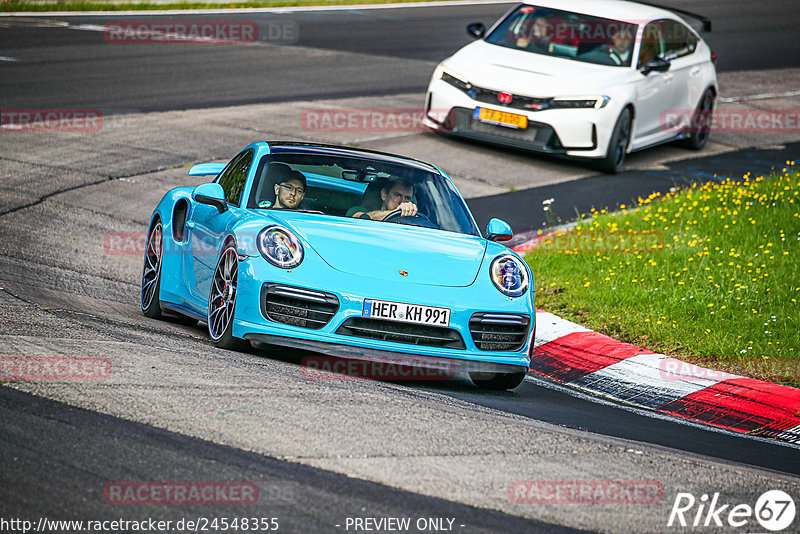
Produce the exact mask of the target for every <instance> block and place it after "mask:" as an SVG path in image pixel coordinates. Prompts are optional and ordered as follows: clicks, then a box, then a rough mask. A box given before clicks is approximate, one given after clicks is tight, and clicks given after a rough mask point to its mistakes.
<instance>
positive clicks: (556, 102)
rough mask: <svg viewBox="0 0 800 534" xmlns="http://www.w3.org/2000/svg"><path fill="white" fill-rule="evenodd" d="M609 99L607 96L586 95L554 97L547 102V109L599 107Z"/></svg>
mask: <svg viewBox="0 0 800 534" xmlns="http://www.w3.org/2000/svg"><path fill="white" fill-rule="evenodd" d="M610 100H611V97H608V96H586V97H581V96H579V97H572V98H554V99H553V100H551V101H550V102H548V104H549V105H548V107H549V109H588V108H594V109H600V108H604V107H606V104H608V102H609V101H610Z"/></svg>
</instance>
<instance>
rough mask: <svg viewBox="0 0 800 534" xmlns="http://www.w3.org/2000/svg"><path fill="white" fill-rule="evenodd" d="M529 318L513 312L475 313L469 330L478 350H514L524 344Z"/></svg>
mask: <svg viewBox="0 0 800 534" xmlns="http://www.w3.org/2000/svg"><path fill="white" fill-rule="evenodd" d="M530 322H531V319H530V317H528V316H527V315H518V314H515V313H513V314H512V313H475V314H473V315H472V317H470V319H469V332H470V334H472V340H473V341H474V342H475V346H476V347H478V350H505V351H516V350H520V349H521V348H522V347H524V346H525V341H526V340H527V337H528V330H529V326H530Z"/></svg>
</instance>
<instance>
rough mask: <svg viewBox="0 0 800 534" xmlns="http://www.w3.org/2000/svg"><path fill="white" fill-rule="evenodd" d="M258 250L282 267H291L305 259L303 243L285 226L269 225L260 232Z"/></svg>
mask: <svg viewBox="0 0 800 534" xmlns="http://www.w3.org/2000/svg"><path fill="white" fill-rule="evenodd" d="M257 243H258V250H259V252H261V255H262V256H264V259H266V260H267V261H268V262H270V263H271V264H272V265H274V266H275V267H280V268H281V269H291V268H293V267H297V266H298V265H300V262H302V261H303V244H302V243H300V240H299V239H297V236H296V235H294V234H293V233H292V232H291V231H289V230H288V229H286V228H284V227H283V226H278V225H273V226H267V227H266V228H264V229H263V230H261V233H259V234H258V240H257Z"/></svg>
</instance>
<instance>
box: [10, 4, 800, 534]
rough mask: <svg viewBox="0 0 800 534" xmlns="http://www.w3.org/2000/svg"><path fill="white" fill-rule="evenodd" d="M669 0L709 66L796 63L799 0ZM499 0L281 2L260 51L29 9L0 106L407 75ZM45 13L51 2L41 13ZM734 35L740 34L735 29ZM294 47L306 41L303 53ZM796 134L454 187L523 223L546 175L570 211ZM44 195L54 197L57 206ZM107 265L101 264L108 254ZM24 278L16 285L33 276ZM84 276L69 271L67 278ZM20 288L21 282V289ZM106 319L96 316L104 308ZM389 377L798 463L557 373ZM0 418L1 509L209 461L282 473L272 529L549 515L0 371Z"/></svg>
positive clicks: (310, 86) (772, 461) (688, 446)
mask: <svg viewBox="0 0 800 534" xmlns="http://www.w3.org/2000/svg"><path fill="white" fill-rule="evenodd" d="M672 5H677V6H684V7H689V8H690V9H694V10H696V11H699V12H702V13H704V14H706V15H708V16H709V17H710V18H712V20H713V21H714V24H715V28H714V33H712V35H711V36H710V37H709V41H710V43H711V44H712V46H713V48H714V50H715V51H716V52H717V54H718V56H719V58H720V59H719V63H718V67H719V69H720V71H725V70H741V69H748V68H759V69H769V68H775V69H777V68H784V67H787V66H800V53H797V52H798V42H797V39H796V35H797V32H798V28H800V14H798V11H797V9H796V6H795V2H794V0H792V1H774V2H762V3H758V4H754V3H751V2H691V3H690V2H674V3H673V4H672ZM506 7H507V6H472V7H458V8H431V9H429V10H419V9H407V10H406V9H396V10H387V11H375V12H371V11H365V10H350V11H343V12H326V13H293V14H291V15H285V16H283V17H289V18H291V19H292V20H294V21H296V22H297V23H298V24H299V28H300V40H299V41H298V42H297V43H295V45H296V47H297V53H295V52H294V49H293V48H292V47H290V46H285V47H281V49H280V53H277V52H276V53H275V55H274V56H273V57H272V58H271V60H270V57H269V56H270V52H271V51H273V50H275V49H274V48H270V47H261V46H250V47H220V48H218V49H214V50H210V49H209V48H208V47H205V46H203V45H196V46H195V45H181V46H174V45H154V46H147V47H138V48H137V47H123V46H112V45H106V44H105V43H104V42H103V38H102V33H99V32H93V31H82V30H75V29H69V28H58V27H57V28H53V27H49V28H46V29H45V28H37V24H41V22H30V19H26V20H25V21H22V22H16V21H15V22H13V23H10V24H8V25H7V26H6V27H1V28H0V55H4V56H10V57H16V58H19V59H20V61H19V62H16V63H4V62H0V106H3V107H37V106H43V107H44V106H50V107H69V106H72V107H77V106H83V107H100V108H103V110H104V112H105V113H115V112H118V113H125V112H131V111H156V110H172V109H186V108H196V107H198V108H199V107H209V106H222V105H240V104H248V103H256V102H258V103H261V102H268V101H272V102H283V101H291V100H295V99H298V98H302V99H314V98H322V97H324V98H335V97H339V96H356V95H364V96H379V95H391V94H394V93H400V92H421V91H423V90H424V88H425V86H426V84H427V79H428V75H429V72H430V69H432V67H433V65H434V64H435V62H436V61H437V60H439V59H441V58H442V57H444V56H446V55H448V54H449V53H451V52H453V51H455V50H456V49H457V48H458V47H460V46H461V45H463V44H465V43H466V42H468V40H469V39H468V37H466V35H465V34H464V31H463V28H464V26H465V25H466V24H467V23H468V22H473V21H476V20H483V21H484V22H489V21H491V20H493V19H495V18H496V17H497V16H499V14H501V13H502V12H503V11H504V10H505V9H506ZM273 17H275V15H247V18H248V19H257V20H259V21H260V22H262V19H263V20H264V21H266V20H271V18H273ZM114 18H115V17H110V19H114ZM181 18H189V17H181ZM216 18H219V17H216ZM230 18H240V17H230ZM54 19H56V20H59V17H54ZM60 20H63V21H68V22H69V24H73V25H74V24H81V23H92V24H102V20H103V19H99V21H100V22H98V19H97V18H72V17H70V18H66V17H63V18H60ZM755 21H757V22H755ZM5 22H6V19H2V20H0V23H5ZM343 28H344V29H343ZM743 39H747V40H748V42H749V43H751V44H752V46H747V47H743V46H742V45H741V43H742V40H743ZM299 47H302V50H301V49H300V48H299ZM309 50H311V51H317V53H309ZM326 51H345V52H354V53H357V54H358V58H359V62H358V64H355V65H354V64H342V63H341V62H340V61H341V60H340V59H338V58H337V57H336V56H332V55H329V54H327V53H326ZM426 69H427V70H426ZM799 148H800V147H798V145H789V146H786V147H784V148H782V149H774V151H773V153H768V152H769V151H766V152H765V151H755V150H754V151H752V152H750V153H736V154H728V155H724V156H708V157H706V158H700V159H697V160H690V161H685V162H679V163H675V164H670V165H669V167H670V168H669V169H668V170H667V171H663V170H661V171H654V172H653V173H649V174H648V173H647V172H644V173H642V172H638V173H637V174H636V177H637V178H639V177H640V178H643V179H642V180H640V181H638V182H637V181H635V180H633V179H632V178H633V176H632V175H626V174H622V175H620V176H618V177H615V178H614V179H613V180H614V181H613V187H611V186H609V182H608V181H607V180H604V181H599V180H597V179H596V178H593V177H589V178H585V179H583V180H579V181H573V182H566V183H563V184H557V185H553V186H545V187H544V188H537V190H535V191H534V190H531V191H522V192H517V193H514V194H507V195H503V196H494V197H484V198H476V199H473V200H471V201H470V205H471V207H472V208H473V210H474V211H475V212H476V216H477V218H478V219H479V220H481V219H483V218H486V217H488V216H489V214H490V212H491V211H492V209H491V208H492V206H497V205H498V203H502V205H504V206H508V218H509V220H510V222H512V224H515V225H516V226H525V225H532V226H535V225H537V224H538V222H537V221H530V220H528V219H526V220H525V221H524V222H523V220H522V219H520V220H519V221H517V220H515V217H522V214H524V213H526V211H527V207H528V206H530V204H531V203H535V202H539V201H540V200H541V199H542V198H546V197H547V195H549V194H551V193H553V194H556V193H557V194H560V195H562V198H566V199H570V200H571V203H570V202H563V204H564V205H567V204H569V205H570V206H575V208H577V209H579V211H580V209H581V208H582V205H581V204H580V202H582V201H583V202H586V204H585V206H587V207H590V204H589V201H588V200H585V199H591V205H595V206H596V205H598V204H597V202H600V200H599V199H602V203H604V204H605V205H614V204H616V203H627V202H629V201H630V199H631V198H635V197H636V196H637V195H639V194H649V192H651V191H653V190H664V189H668V188H669V187H671V186H673V185H680V184H684V183H687V181H693V180H706V179H713V176H712V175H711V173H712V172H713V171H714V169H719V168H723V169H725V170H726V171H729V172H728V174H732V175H734V174H736V172H739V169H740V168H741V162H742V161H744V162H746V163H747V165H749V167H748V169H750V168H752V166H753V164H754V163H755V164H763V168H764V169H766V170H768V167H769V166H771V165H772V164H774V162H775V161H781V160H782V159H785V158H784V156H786V155H792V154H797V152H798V149H799ZM737 158H738V159H737ZM69 187H71V185H70V184H69V183H68V182H66V181H65V182H64V183H63V185H62V186H61V190H65V189H68V188H69ZM548 188H550V189H548ZM587 191H589V192H591V194H589V193H588V192H587ZM6 193H8V191H6ZM604 195H605V196H604ZM14 202H16V200H12V201H11V205H12V206H13V205H14ZM17 204H19V205H22V204H25V203H24V202H21V203H20V202H17ZM39 204H42V206H40V207H44V206H46V205H47V201H41V202H37V204H36V205H39ZM33 207H35V205H33ZM91 208H92V209H97V210H102V209H106V210H110V209H112V206H111V205H106V206H101V205H94V204H93V205H92V207H91ZM575 208H570V210H572V209H575ZM57 212H60V213H64V212H63V210H60V211H59V210H57ZM6 213H8V214H12V213H14V211H6ZM557 215H559V216H561V217H562V218H564V219H565V220H566V219H570V218H572V217H574V216H575V213H573V212H572V211H564V212H557ZM37 216H38V215H37ZM14 227H15V228H18V225H17V224H16V223H15V225H14ZM55 231H56V235H57V237H58V238H59V239H61V240H68V239H69V237H70V233H69V232H65V231H63V229H61V228H56V230H55ZM7 232H10V230H1V231H0V236H2V239H3V240H4V241H6V242H7V243H9V244H10V243H17V242H18V240H19V237H18V236H12V235H11V234H10V233H7ZM23 242H24V240H23ZM26 261H27V260H26ZM26 261H20V262H16V261H14V260H9V261H8V263H5V264H4V276H3V279H4V280H6V281H8V279H13V278H14V276H12V274H14V275H16V274H17V273H19V272H23V271H22V268H23V266H24V267H25V273H26V274H25V276H27V279H23V280H22V282H23V286H26V287H37V288H38V287H39V286H41V288H42V289H41V294H40V295H37V296H38V297H39V298H38V300H39V301H40V302H41V301H42V300H43V299H45V298H46V295H48V293H47V290H48V288H49V286H48V284H49V282H47V280H48V279H57V280H58V281H59V283H63V284H65V285H67V286H76V287H79V288H82V287H83V286H84V285H85V284H87V282H86V281H84V280H82V275H80V274H76V273H79V272H80V270H81V269H82V268H85V265H84V264H83V263H81V262H80V261H78V260H74V259H70V258H67V259H66V260H64V259H62V260H61V261H60V262H55V264H54V265H45V264H44V263H42V264H41V265H29V264H27V263H26ZM113 267H114V266H113V265H111V266H110V267H109V268H110V269H112V270H113ZM107 280H111V281H113V283H117V282H119V281H118V280H116V278H115V277H114V275H108V277H107ZM108 283H109V284H110V285H113V283H112V282H108ZM119 283H123V282H119ZM125 283H127V282H125ZM38 291H39V290H38V289H37V290H34V292H35V293H36V292H38ZM85 291H86V290H85V289H78V290H77V293H78V294H81V293H82V292H85ZM89 292H90V293H91V295H92V296H93V297H97V294H98V293H99V292H100V291H99V290H98V289H93V290H89ZM10 294H11V293H9V295H10ZM129 294H131V291H130V288H127V289H126V291H121V292H120V293H119V294H115V295H114V297H115V298H116V299H117V300H119V301H120V302H123V304H121V305H120V306H121V308H120V309H122V310H124V314H125V315H126V316H128V315H129V314H132V315H135V314H136V313H138V311H137V310H136V302H135V301H131V300H130V299H128V300H127V301H126V300H125V298H123V297H128V296H130V295H129ZM119 295H122V297H120V296H119ZM21 297H22V298H26V296H25V294H21ZM76 299H77V297H76ZM12 300H13V298H12ZM112 300H113V299H112ZM61 305H62V307H64V308H68V305H69V303H67V305H65V304H64V302H63V301H61ZM57 313H61V312H57ZM81 313H82V312H81ZM74 315H76V316H79V315H80V313H78V312H75V314H74ZM99 316H100V318H101V319H97V318H94V317H87V318H84V319H82V320H81V321H80V325H81V328H84V329H88V330H89V331H98V332H99V331H102V332H103V334H104V335H106V334H108V335H110V334H109V332H112V333H114V335H117V336H121V337H122V338H125V336H126V335H127V334H124V333H121V332H123V331H125V329H126V328H129V327H130V325H127V326H125V327H122V326H119V325H117V324H115V323H114V322H113V320H111V319H109V318H108V317H109V315H108V314H100V315H99ZM126 320H130V319H126ZM107 321H111V323H110V325H109V324H107ZM131 324H132V325H134V326H135V325H136V323H131ZM31 328H32V329H33V330H34V331H37V330H38V331H45V330H47V329H48V328H53V327H51V326H47V325H45V324H44V323H42V324H40V325H33V326H32V327H31ZM159 328H161V330H160V335H163V336H165V337H166V338H167V339H169V340H170V343H172V344H173V345H179V344H182V343H185V342H186V338H187V336H188V337H191V338H192V339H193V340H194V342H195V343H199V344H206V345H207V341H203V336H204V334H203V331H202V330H203V329H202V327H201V326H200V327H196V328H190V329H187V328H185V327H179V328H176V327H172V328H170V327H163V328H162V327H159ZM93 329H94V330H93ZM176 330H177V331H176ZM34 333H35V332H34ZM40 333H42V334H44V332H40ZM132 339H135V338H132ZM198 340H199V341H198ZM302 355H303V354H302V353H298V352H290V353H286V354H284V355H282V356H280V357H273V358H272V363H274V364H276V365H287V366H296V364H297V361H299V358H301V357H302ZM224 357H225V356H224V355H223V359H224ZM268 377H269V378H274V377H272V376H270V375H264V378H268ZM378 386H380V384H378ZM407 387H409V388H410V391H409V392H408V393H403V392H402V391H401V392H400V393H399V394H398V395H400V396H405V395H411V394H412V393H413V390H418V391H419V392H431V393H433V394H435V395H441V396H445V397H451V398H453V399H456V400H458V401H461V402H464V403H466V404H468V405H473V406H474V407H475V409H476V411H477V410H479V409H480V408H481V407H486V408H489V409H491V410H496V411H500V412H506V413H509V414H516V415H521V416H523V417H525V418H529V419H531V420H535V421H542V422H545V423H552V424H555V425H559V426H562V427H567V428H570V429H579V430H582V431H584V430H585V431H589V432H593V433H596V434H600V435H604V436H611V437H616V438H622V439H624V440H632V441H631V443H634V442H639V443H641V444H642V446H643V447H644V446H645V445H646V446H647V447H649V448H656V449H658V448H659V447H666V448H669V449H671V450H674V451H683V452H685V453H687V454H688V455H703V456H704V457H706V458H711V459H714V461H718V462H720V464H721V465H722V464H724V465H728V464H729V463H730V462H734V463H741V464H742V465H743V466H757V467H762V468H766V469H769V470H773V471H775V472H779V473H784V474H791V475H798V474H800V459H798V458H800V455H798V449H797V448H796V447H792V446H787V445H782V444H775V443H771V442H769V441H765V440H755V439H751V438H747V437H744V436H740V435H734V434H732V433H727V432H719V431H715V430H713V429H709V428H707V427H702V426H694V425H687V424H683V423H680V422H676V421H673V420H669V419H666V418H654V417H651V416H648V415H646V414H643V413H640V412H634V411H629V410H625V409H621V408H620V407H618V406H616V405H613V404H605V403H597V402H592V401H591V400H587V399H584V398H582V397H580V396H576V395H574V394H573V393H572V392H570V391H569V390H566V389H565V388H563V387H560V386H555V385H552V384H549V383H546V382H543V381H541V380H539V379H535V378H532V377H531V378H528V379H527V380H526V381H525V383H523V385H521V386H520V387H519V388H517V389H516V390H514V391H513V392H508V393H486V392H478V391H477V390H475V389H474V388H473V387H471V386H470V385H469V384H468V383H467V382H465V381H462V382H461V383H456V384H441V385H431V384H427V383H426V384H409V385H408V386H407ZM420 402H423V401H420ZM0 421H2V433H0V456H2V458H3V459H4V460H3V466H2V469H0V482H1V483H2V484H0V496H1V497H2V501H0V502H2V505H0V511H1V512H2V514H3V516H8V515H10V514H13V515H19V516H26V515H27V516H40V515H46V514H52V516H53V517H55V516H59V515H60V516H66V517H75V516H78V514H77V513H76V510H80V511H81V512H85V513H84V515H85V516H86V517H87V518H95V517H103V516H105V515H106V514H108V513H110V512H112V511H113V514H114V515H121V516H122V517H128V516H130V517H134V518H137V519H141V512H140V511H132V512H128V511H127V510H123V511H120V509H119V508H120V507H116V508H115V509H114V510H109V507H107V506H105V505H104V504H103V503H102V499H101V498H99V497H98V496H99V495H100V494H101V493H102V486H103V484H104V483H105V482H106V481H109V480H120V479H122V480H153V479H162V480H163V479H165V478H169V477H173V479H176V480H180V479H183V480H186V479H198V478H199V477H202V478H203V479H212V478H214V477H217V478H222V479H226V480H236V479H243V480H258V481H260V482H263V485H264V486H265V487H270V488H275V487H278V488H280V487H285V486H287V485H288V486H289V487H290V488H291V491H289V492H288V495H289V496H290V497H289V499H288V502H287V499H286V498H285V496H284V497H281V495H280V494H277V495H274V497H275V498H276V502H273V501H270V500H265V502H264V506H265V509H264V513H267V512H272V511H273V510H276V509H277V510H278V511H279V512H283V513H282V514H281V517H286V525H287V530H289V531H298V532H300V531H311V530H316V529H319V530H320V531H324V530H325V529H328V530H330V527H331V519H332V518H333V517H342V516H348V515H358V514H363V513H364V512H363V510H364V509H367V510H368V511H369V515H373V516H397V515H418V516H457V517H459V518H463V520H464V521H465V522H467V523H469V525H470V526H471V527H474V528H475V531H478V532H480V531H483V530H485V531H491V532H514V531H524V532H536V531H544V532H555V531H557V530H556V527H554V526H553V525H548V524H546V523H542V522H537V521H531V520H524V519H518V518H515V517H513V516H510V515H506V514H501V513H499V512H494V511H489V510H485V509H476V508H472V507H469V506H466V505H462V504H458V503H455V502H451V501H447V500H443V499H436V498H433V497H426V496H421V495H416V494H413V493H409V492H404V491H400V490H396V489H393V488H390V487H388V486H385V485H380V484H374V483H371V482H363V481H360V480H358V479H353V478H349V477H345V476H342V475H337V474H334V473H331V472H328V471H325V470H320V469H315V468H312V467H308V466H302V465H298V464H295V463H287V462H282V461H279V460H275V459H273V458H269V457H264V456H262V455H260V454H253V453H248V452H244V451H242V450H238V449H235V448H229V447H225V446H222V445H217V444H215V443H212V442H210V441H203V440H198V439H195V438H189V437H186V436H183V435H180V434H175V433H171V432H167V431H165V430H160V429H157V428H154V427H152V426H148V425H143V424H139V423H133V422H130V421H126V420H124V419H120V418H114V417H111V416H107V415H103V414H98V413H96V412H93V411H87V410H82V409H79V408H74V407H69V406H67V405H65V404H61V403H56V402H53V401H49V400H44V399H41V398H38V397H34V396H30V395H27V394H24V393H21V392H17V391H13V390H10V389H8V388H0ZM98 492H100V493H98ZM278 493H279V492H278ZM298 503H313V505H308V504H304V505H298ZM189 512H191V513H193V514H194V515H203V514H202V512H203V510H194V509H180V510H178V511H176V510H174V509H154V510H152V513H151V515H152V516H154V517H155V516H158V517H163V518H173V517H176V516H177V515H180V516H184V515H189ZM234 512H235V511H234ZM224 513H225V510H224V509H223V510H215V514H216V515H221V514H224ZM337 514H338V515H337Z"/></svg>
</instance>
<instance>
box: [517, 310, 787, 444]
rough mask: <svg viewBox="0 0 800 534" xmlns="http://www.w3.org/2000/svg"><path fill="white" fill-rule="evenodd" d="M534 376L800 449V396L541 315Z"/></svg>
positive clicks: (533, 353) (538, 315)
mask: <svg viewBox="0 0 800 534" xmlns="http://www.w3.org/2000/svg"><path fill="white" fill-rule="evenodd" d="M531 370H532V371H533V372H535V373H538V374H541V375H545V376H547V377H549V378H551V379H552V380H555V381H556V382H560V383H562V384H566V385H569V386H572V387H575V388H578V389H581V390H583V391H587V392H590V393H593V394H596V395H602V396H604V397H608V398H611V399H615V400H618V401H621V402H625V403H628V404H631V405H634V406H638V407H640V408H647V409H650V410H654V411H657V412H661V413H665V414H669V415H672V416H675V417H682V418H685V419H691V420H692V421H697V422H702V423H708V424H711V425H714V426H718V427H721V428H725V429H727V430H732V431H734V432H742V433H748V434H751V435H756V436H763V437H771V438H777V439H781V440H785V441H791V442H796V443H797V442H800V389H797V388H792V387H788V386H782V385H779V384H772V383H769V382H764V381H761V380H756V379H753V378H746V377H742V376H738V375H732V374H728V373H723V372H720V371H714V370H711V369H705V368H702V367H698V366H696V365H691V364H689V363H686V362H682V361H680V360H676V359H674V358H670V357H668V356H665V355H663V354H656V353H653V352H652V351H649V350H647V349H643V348H640V347H636V346H634V345H631V344H629V343H623V342H621V341H617V340H615V339H612V338H610V337H608V336H604V335H602V334H599V333H597V332H593V331H591V330H588V329H587V328H584V327H582V326H580V325H578V324H575V323H572V322H570V321H567V320H564V319H561V318H560V317H557V316H556V315H553V314H552V313H548V312H546V311H543V310H536V338H535V340H534V348H533V350H532V351H531Z"/></svg>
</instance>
